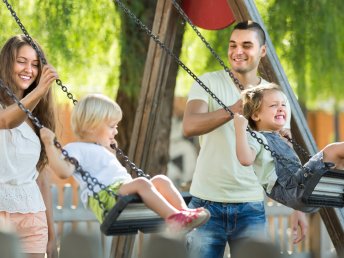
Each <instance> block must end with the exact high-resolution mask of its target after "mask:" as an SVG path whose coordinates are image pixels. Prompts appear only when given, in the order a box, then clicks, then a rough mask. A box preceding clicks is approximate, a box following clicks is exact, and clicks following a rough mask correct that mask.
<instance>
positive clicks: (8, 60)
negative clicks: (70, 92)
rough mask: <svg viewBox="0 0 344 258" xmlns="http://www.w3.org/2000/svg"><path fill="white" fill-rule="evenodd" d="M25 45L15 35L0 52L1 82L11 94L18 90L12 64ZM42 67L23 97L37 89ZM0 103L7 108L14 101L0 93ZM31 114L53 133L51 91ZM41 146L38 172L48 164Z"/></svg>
mask: <svg viewBox="0 0 344 258" xmlns="http://www.w3.org/2000/svg"><path fill="white" fill-rule="evenodd" d="M34 43H35V44H36V46H37V47H38V48H39V50H40V51H41V53H42V55H43V57H44V52H43V51H42V49H41V47H40V46H39V44H38V43H37V42H36V41H34ZM26 45H28V46H30V42H29V41H28V39H27V38H26V36H25V35H16V36H13V37H12V38H10V39H9V40H8V41H7V42H6V43H5V45H4V46H3V47H2V49H1V52H0V78H1V80H2V81H3V83H4V84H5V85H6V86H8V87H9V88H10V89H11V90H12V91H13V93H16V92H17V91H18V88H17V86H16V85H15V83H14V80H13V69H14V64H15V62H16V57H17V54H18V50H19V49H20V48H21V47H23V46H26ZM44 58H45V57H44ZM42 67H43V66H42V64H41V63H40V65H39V68H38V75H37V78H36V80H35V81H34V82H33V83H32V84H31V85H30V87H29V88H28V89H26V90H25V91H24V95H23V97H25V96H26V95H27V94H29V93H30V92H31V91H32V90H33V89H34V88H36V87H37V85H38V83H39V80H40V77H41V73H42ZM0 103H1V104H2V105H4V106H9V105H11V104H13V103H14V101H13V99H11V98H10V97H9V96H8V95H7V93H6V92H5V91H0ZM32 113H33V115H34V116H35V117H37V118H38V119H39V121H40V122H41V124H42V125H44V126H45V127H47V128H49V129H51V130H52V131H55V111H54V103H53V98H52V90H51V89H49V90H48V92H47V94H46V95H45V96H44V97H43V98H42V99H41V100H40V101H39V103H38V104H37V106H36V107H35V109H34V110H33V111H32ZM35 133H36V134H37V135H38V136H39V129H38V128H37V127H35ZM41 146H42V149H41V154H40V158H39V161H38V163H37V169H38V171H40V170H41V169H42V168H43V167H44V166H45V165H46V164H47V163H48V159H47V155H46V153H45V149H44V145H43V144H42V143H41Z"/></svg>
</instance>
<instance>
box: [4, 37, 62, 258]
mask: <svg viewBox="0 0 344 258" xmlns="http://www.w3.org/2000/svg"><path fill="white" fill-rule="evenodd" d="M35 44H36V45H37V47H38V48H39V49H40V50H41V48H40V46H39V45H38V44H37V43H36V42H35ZM41 53H42V54H43V51H42V50H41ZM57 78H58V76H57V73H56V71H55V70H54V68H53V67H51V66H50V65H44V67H43V66H42V64H41V62H40V60H39V58H38V56H37V53H36V51H35V50H34V49H33V48H32V47H31V45H30V44H29V41H28V39H27V38H26V37H25V36H24V35H17V36H14V37H12V38H10V39H9V40H8V41H7V42H6V43H5V45H4V46H3V47H2V49H1V52H0V79H1V82H2V84H3V85H6V86H7V87H8V88H9V89H10V90H11V91H12V92H13V94H14V95H15V96H16V97H17V98H18V99H19V100H20V101H21V103H22V104H23V105H24V106H25V107H26V108H27V109H29V110H30V111H32V113H33V114H34V116H36V117H37V118H38V119H39V121H40V122H41V124H42V125H44V126H46V127H48V128H50V129H52V130H54V129H55V117H54V111H53V104H52V103H53V102H52V95H51V85H52V84H53V82H54V80H56V79H57ZM38 136H39V128H36V127H35V126H34V125H33V123H32V122H31V120H29V119H28V117H27V115H26V114H25V113H24V112H23V111H22V110H21V109H20V108H19V107H18V105H17V104H16V103H15V102H14V101H13V99H12V98H11V97H10V96H9V95H8V94H7V93H6V91H4V90H3V89H0V142H1V144H0V164H1V167H0V196H1V197H0V218H2V219H5V221H6V222H8V223H10V224H12V225H13V227H14V228H15V230H16V232H17V234H18V236H19V238H20V239H21V244H22V250H23V252H24V253H26V254H27V257H29V258H43V257H44V255H45V253H46V252H47V254H48V257H53V256H54V253H55V252H56V251H55V250H56V247H55V244H54V242H55V239H54V230H53V221H52V214H51V201H50V200H51V198H50V191H49V188H48V187H49V184H48V183H49V182H48V180H47V179H48V178H47V173H48V170H47V168H46V164H47V158H46V154H45V151H44V149H43V148H41V143H40V140H39V137H38ZM46 208H48V210H47V209H46ZM49 208H50V210H49Z"/></svg>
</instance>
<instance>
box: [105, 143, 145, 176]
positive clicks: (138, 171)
mask: <svg viewBox="0 0 344 258" xmlns="http://www.w3.org/2000/svg"><path fill="white" fill-rule="evenodd" d="M110 146H111V148H112V149H114V150H116V154H117V156H118V157H119V159H120V160H123V162H124V163H125V164H128V165H129V167H130V169H131V170H134V171H135V173H136V175H137V176H138V177H145V178H147V179H150V178H151V177H150V175H148V174H145V173H144V172H143V170H142V169H139V168H138V167H137V166H136V165H135V163H134V162H132V161H131V160H130V159H129V158H128V156H126V155H125V154H124V153H123V151H122V150H121V149H119V148H117V147H116V144H111V145H110Z"/></svg>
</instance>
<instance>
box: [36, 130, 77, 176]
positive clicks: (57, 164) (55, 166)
mask: <svg viewBox="0 0 344 258" xmlns="http://www.w3.org/2000/svg"><path fill="white" fill-rule="evenodd" d="M40 136H41V139H42V142H43V144H44V146H45V150H46V153H47V156H48V160H49V166H50V167H51V169H52V170H53V171H54V172H55V174H56V175H57V176H58V177H60V178H68V177H70V176H71V175H72V174H73V172H74V166H73V165H72V164H70V163H69V162H67V161H66V160H65V159H63V158H62V156H61V151H60V150H58V149H57V148H56V147H55V145H54V139H55V134H54V133H53V132H52V131H51V130H50V129H48V128H45V127H43V128H42V129H41V130H40Z"/></svg>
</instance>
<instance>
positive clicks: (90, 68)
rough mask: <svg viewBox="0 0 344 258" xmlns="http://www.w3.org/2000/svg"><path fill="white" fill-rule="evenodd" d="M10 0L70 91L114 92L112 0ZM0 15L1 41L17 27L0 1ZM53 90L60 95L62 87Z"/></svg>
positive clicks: (116, 29) (116, 26) (116, 21)
mask: <svg viewBox="0 0 344 258" xmlns="http://www.w3.org/2000/svg"><path fill="white" fill-rule="evenodd" d="M10 4H11V5H12V7H13V9H14V10H15V11H16V13H17V15H18V16H19V18H20V19H21V22H22V23H23V25H24V26H25V28H26V29H27V31H28V32H29V34H30V35H31V36H32V37H33V38H35V39H37V41H38V42H39V43H40V44H41V45H42V47H43V49H44V52H45V53H46V56H47V59H48V62H49V63H51V64H52V65H53V66H54V67H55V68H56V69H57V71H58V73H59V75H60V79H61V80H62V82H63V83H64V84H65V85H66V86H67V87H68V88H69V90H70V91H71V92H72V93H73V94H76V95H83V94H85V93H87V92H104V93H106V94H108V95H109V96H112V97H114V96H115V95H116V92H117V88H118V85H119V66H120V58H119V53H120V45H119V42H118V38H119V35H120V26H121V21H120V17H119V15H117V12H116V9H115V8H114V4H113V2H112V1H109V0H88V1H76V0H59V1H56V0H20V1H19V0H13V1H10ZM0 16H1V20H0V26H1V28H5V29H2V33H1V35H0V45H2V44H3V43H4V42H5V40H7V39H8V38H9V37H11V36H12V35H14V34H18V33H22V32H21V31H20V29H19V27H18V26H17V25H16V23H15V21H14V19H13V18H12V17H11V15H10V12H9V11H8V10H7V8H6V6H5V4H2V5H0ZM69 85H70V86H69ZM56 92H58V93H59V95H60V96H62V97H61V98H60V99H61V100H66V97H65V95H64V93H63V92H62V91H60V90H58V91H56ZM67 101H68V100H67Z"/></svg>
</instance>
